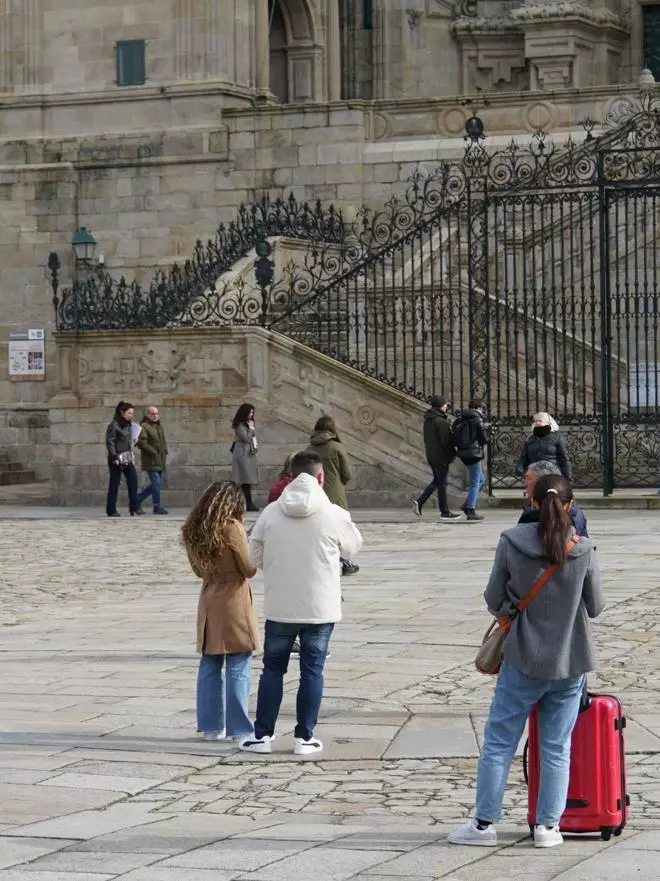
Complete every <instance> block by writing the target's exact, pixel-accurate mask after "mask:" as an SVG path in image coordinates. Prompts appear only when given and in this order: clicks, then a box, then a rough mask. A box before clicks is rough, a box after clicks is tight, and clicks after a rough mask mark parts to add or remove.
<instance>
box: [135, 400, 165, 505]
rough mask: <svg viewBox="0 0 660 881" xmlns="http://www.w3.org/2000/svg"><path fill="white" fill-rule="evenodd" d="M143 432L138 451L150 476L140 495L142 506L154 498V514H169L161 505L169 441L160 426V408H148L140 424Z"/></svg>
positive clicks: (138, 443)
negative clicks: (147, 500) (149, 498)
mask: <svg viewBox="0 0 660 881" xmlns="http://www.w3.org/2000/svg"><path fill="white" fill-rule="evenodd" d="M140 425H141V427H142V431H141V432H140V436H139V437H138V441H137V445H138V449H139V450H140V452H141V453H142V470H143V471H146V472H147V475H148V476H149V484H148V486H146V487H145V488H144V489H143V490H142V492H141V493H140V495H139V496H138V501H139V503H140V504H142V502H143V501H144V500H145V499H146V498H148V497H149V496H151V497H152V501H153V506H154V514H167V513H168V511H167V509H166V508H163V506H162V505H161V503H160V491H161V487H162V485H163V472H164V471H165V464H166V461H167V453H168V450H167V441H166V440H165V432H164V431H163V426H162V425H161V424H160V413H159V412H158V407H147V409H146V410H145V411H144V419H143V420H142V422H141V423H140Z"/></svg>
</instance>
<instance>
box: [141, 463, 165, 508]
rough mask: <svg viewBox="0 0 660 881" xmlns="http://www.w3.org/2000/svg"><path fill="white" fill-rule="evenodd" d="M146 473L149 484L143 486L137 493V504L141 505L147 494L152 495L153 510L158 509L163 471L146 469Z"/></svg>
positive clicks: (147, 496)
mask: <svg viewBox="0 0 660 881" xmlns="http://www.w3.org/2000/svg"><path fill="white" fill-rule="evenodd" d="M147 474H148V475H149V485H148V486H145V488H144V489H143V490H142V492H141V493H140V494H139V496H138V504H139V505H141V504H142V502H143V501H144V500H145V499H147V498H149V496H152V497H153V504H154V511H160V488H161V487H162V485H163V472H162V471H147Z"/></svg>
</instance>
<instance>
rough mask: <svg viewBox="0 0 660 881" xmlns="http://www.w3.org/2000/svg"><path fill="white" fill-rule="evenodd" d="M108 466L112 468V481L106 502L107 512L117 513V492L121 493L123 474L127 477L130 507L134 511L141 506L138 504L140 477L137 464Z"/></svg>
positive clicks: (109, 484)
mask: <svg viewBox="0 0 660 881" xmlns="http://www.w3.org/2000/svg"><path fill="white" fill-rule="evenodd" d="M108 468H109V469H110V482H109V483H108V499H107V501H106V503H105V513H106V514H115V513H116V511H117V494H118V493H119V485H120V484H121V476H122V474H123V475H124V477H125V478H126V486H127V487H128V508H129V511H130V512H131V513H134V512H135V511H137V509H138V508H139V507H140V505H139V504H138V479H137V472H136V470H135V465H127V466H126V467H125V468H120V467H119V465H108Z"/></svg>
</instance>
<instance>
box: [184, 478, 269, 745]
mask: <svg viewBox="0 0 660 881" xmlns="http://www.w3.org/2000/svg"><path fill="white" fill-rule="evenodd" d="M244 514H245V501H244V498H243V493H242V492H241V488H240V487H239V486H238V485H237V484H235V483H231V482H224V483H212V484H211V486H209V487H208V488H207V489H206V490H205V491H204V493H203V495H202V496H201V498H200V499H199V501H198V502H197V504H196V505H195V507H194V508H193V509H192V511H191V512H190V514H189V515H188V519H187V520H186V522H185V523H184V524H183V528H182V542H183V546H184V547H185V549H186V551H187V553H188V559H189V561H190V565H191V567H192V570H193V572H194V573H195V575H197V577H198V578H202V579H203V583H202V591H201V593H200V595H199V603H198V606H197V651H198V652H200V653H201V656H202V657H201V659H200V662H199V672H198V676H197V731H198V734H199V736H200V737H202V738H203V739H204V740H222V739H223V738H224V737H233V738H235V739H236V740H239V741H240V740H242V739H243V738H244V737H246V736H248V735H251V734H252V723H251V722H250V719H249V717H248V712H247V703H248V693H249V690H250V659H251V657H252V652H254V651H256V650H257V649H258V648H259V636H258V630H257V621H256V617H255V614H254V609H253V606H252V591H251V590H250V583H249V581H248V579H249V578H252V577H253V576H254V575H255V574H256V572H257V570H256V568H255V567H254V566H253V565H252V563H251V562H250V557H249V552H248V543H247V536H246V534H245V527H244V526H243V516H244ZM223 668H224V675H223Z"/></svg>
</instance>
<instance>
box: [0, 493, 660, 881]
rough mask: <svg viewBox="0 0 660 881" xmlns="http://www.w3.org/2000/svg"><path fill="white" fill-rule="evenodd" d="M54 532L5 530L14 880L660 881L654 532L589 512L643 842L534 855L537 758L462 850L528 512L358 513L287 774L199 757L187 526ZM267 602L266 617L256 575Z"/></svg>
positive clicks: (1, 870)
mask: <svg viewBox="0 0 660 881" xmlns="http://www.w3.org/2000/svg"><path fill="white" fill-rule="evenodd" d="M62 514H65V515H66V516H61V515H62ZM59 515H60V516H58V512H57V511H40V510H36V511H35V510H33V511H30V512H29V514H28V513H25V512H20V511H12V510H11V509H1V510H0V519H1V520H2V523H1V524H0V527H1V528H0V564H1V566H2V572H3V576H4V577H3V581H2V602H1V603H0V624H1V625H2V628H1V629H0V651H1V656H0V657H1V659H2V679H1V682H0V718H1V719H2V722H1V724H0V881H19V879H21V881H23V879H25V881H65V879H66V881H106V879H111V878H121V879H124V881H170V879H171V881H179V879H186V881H207V879H208V881H231V879H237V881H294V879H296V878H299V877H302V878H305V877H309V878H311V879H314V881H343V879H348V878H359V879H361V881H386V879H389V881H397V879H402V878H403V877H404V876H405V877H407V878H408V879H409V881H431V879H435V878H443V879H450V881H482V879H483V881H502V879H513V878H515V879H516V881H532V879H534V881H546V879H547V881H549V879H569V878H571V879H573V878H579V879H581V881H582V879H584V881H590V879H610V878H611V879H618V878H621V877H623V878H633V877H634V878H636V879H639V881H647V879H648V881H650V879H654V881H655V879H657V877H658V869H657V864H658V857H659V854H658V851H660V832H659V831H657V825H658V821H659V820H660V689H659V686H658V676H657V657H658V649H659V647H660V635H659V630H660V590H658V588H659V587H660V566H659V562H660V544H659V542H658V523H659V519H658V518H659V517H660V515H658V514H657V513H654V512H625V511H594V512H591V513H590V515H589V519H590V527H591V531H592V533H593V536H594V538H595V540H596V542H597V544H598V550H599V556H600V558H601V560H602V563H603V566H604V569H605V577H606V586H607V594H608V600H609V603H608V608H607V611H606V612H605V614H604V615H603V616H602V618H601V619H600V621H599V622H598V624H597V627H596V630H597V638H598V642H599V645H600V649H601V658H602V670H601V673H600V674H599V676H594V677H593V678H592V683H591V684H592V688H593V689H594V690H596V689H603V690H608V691H609V690H611V691H613V692H615V693H617V694H619V695H621V696H622V697H623V699H624V701H625V704H626V709H627V712H628V717H629V726H628V730H627V743H628V751H629V756H628V768H629V790H630V793H631V796H632V807H631V812H632V816H631V821H630V825H629V828H628V829H627V830H626V831H625V832H624V834H623V836H622V837H621V838H620V839H617V840H616V841H613V842H611V843H610V844H603V843H602V842H601V841H600V840H598V839H594V838H577V839H573V840H571V841H567V842H566V844H565V845H564V846H563V847H561V848H557V849H554V850H550V851H547V852H545V851H534V850H532V849H530V843H529V840H527V839H526V838H525V836H526V832H527V829H526V825H525V803H526V797H525V790H524V786H523V783H522V774H521V767H520V762H519V761H518V762H517V763H516V764H515V767H514V769H513V772H512V776H511V784H510V787H509V792H508V795H507V803H506V804H507V822H506V823H505V824H503V825H502V826H500V830H501V833H502V834H501V844H500V847H499V848H498V849H497V850H496V851H495V852H493V851H490V850H486V851H485V852H484V851H483V850H479V849H477V850H476V851H475V850H473V849H465V848H453V847H450V846H449V845H447V844H446V842H445V837H446V834H447V831H448V830H449V829H450V828H452V827H453V826H454V825H455V824H456V823H457V821H458V820H460V819H461V818H462V817H464V816H466V815H468V813H469V812H470V810H471V808H472V805H473V800H474V782H475V781H474V778H475V759H476V756H477V753H478V749H479V741H480V737H481V731H482V727H483V721H484V713H485V711H486V709H487V707H488V702H489V699H490V695H491V691H492V687H493V683H492V681H491V680H489V679H487V678H485V677H482V676H479V675H478V674H477V673H476V672H475V671H474V668H473V657H474V653H475V650H476V647H477V645H478V643H479V640H480V637H481V635H482V632H483V630H484V628H485V626H486V624H487V621H488V618H487V616H486V614H485V612H484V609H483V603H482V598H481V595H482V591H483V587H484V584H485V581H486V578H487V574H488V571H489V566H490V562H491V559H492V553H493V549H494V546H495V543H496V541H497V537H498V534H499V532H500V530H501V529H502V528H504V527H505V526H507V525H509V524H510V523H511V522H512V520H513V514H512V512H497V511H495V512H493V511H491V512H489V513H488V519H487V521H486V522H485V523H484V524H469V525H468V524H457V525H452V526H443V525H439V524H438V523H437V522H434V517H433V516H432V515H430V514H429V516H428V517H427V518H424V520H423V521H421V522H419V521H415V522H413V518H412V515H410V517H408V515H407V514H406V513H403V514H402V513H401V512H396V513H394V514H389V515H388V514H386V513H385V512H378V513H374V514H369V513H365V512H361V513H360V517H359V519H360V521H362V523H363V525H362V529H363V532H364V537H365V547H364V550H363V552H362V554H361V555H360V558H359V562H360V564H361V566H362V570H361V572H360V573H359V575H357V576H355V577H353V578H351V579H350V580H349V579H347V580H346V582H345V597H346V602H345V604H344V605H345V609H344V611H345V620H344V622H343V623H342V624H341V625H340V626H338V628H337V630H336V634H335V637H334V640H333V645H332V656H331V658H330V659H329V661H328V669H327V676H326V698H325V701H324V706H323V711H322V719H321V723H320V724H319V727H318V732H317V733H318V735H319V736H320V737H321V738H322V739H323V740H324V742H325V744H326V749H325V751H324V752H323V753H322V754H321V756H320V757H311V758H306V759H300V758H294V756H293V755H292V754H291V752H290V749H291V736H292V734H291V732H292V728H293V716H292V712H293V697H292V695H293V693H294V688H295V673H296V664H293V665H292V671H291V675H290V678H289V682H288V685H287V693H286V697H285V704H284V714H283V716H282V718H281V721H280V726H279V732H278V733H279V735H280V737H279V739H278V740H277V741H276V744H275V746H276V751H275V753H274V754H273V756H272V757H270V758H266V757H264V758H262V757H256V756H253V755H246V754H242V753H239V752H238V751H237V750H236V749H235V748H234V746H233V745H230V744H222V743H220V744H207V743H200V742H198V741H196V740H195V739H194V737H193V735H194V728H195V723H194V682H195V670H196V658H195V655H194V619H195V605H196V598H197V592H198V588H199V583H198V581H197V580H196V579H195V578H194V577H193V576H192V574H191V573H190V571H189V569H188V567H187V563H186V560H185V558H184V555H183V553H182V552H181V550H180V548H179V546H178V530H179V527H180V521H179V518H177V517H171V518H160V519H152V518H151V517H144V518H141V519H138V520H135V519H130V518H128V517H124V518H122V519H121V520H107V519H106V518H103V517H93V516H91V515H90V513H89V512H75V513H72V512H66V511H65V512H59ZM34 518H37V519H34ZM254 592H255V597H256V603H257V608H258V612H259V614H260V615H261V580H260V578H257V579H255V581H254ZM257 674H258V662H257V663H256V664H255V669H254V671H253V685H254V684H256V677H257Z"/></svg>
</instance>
